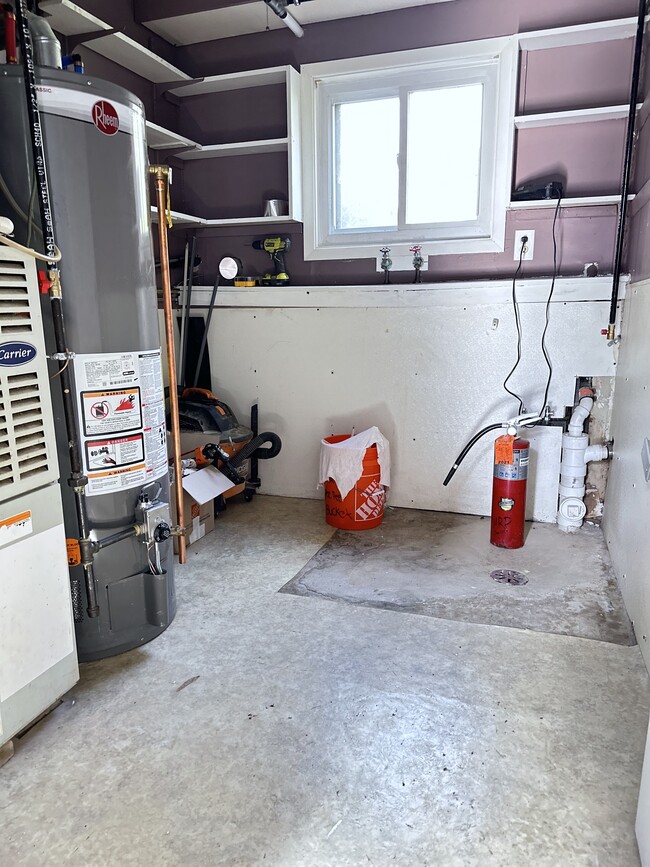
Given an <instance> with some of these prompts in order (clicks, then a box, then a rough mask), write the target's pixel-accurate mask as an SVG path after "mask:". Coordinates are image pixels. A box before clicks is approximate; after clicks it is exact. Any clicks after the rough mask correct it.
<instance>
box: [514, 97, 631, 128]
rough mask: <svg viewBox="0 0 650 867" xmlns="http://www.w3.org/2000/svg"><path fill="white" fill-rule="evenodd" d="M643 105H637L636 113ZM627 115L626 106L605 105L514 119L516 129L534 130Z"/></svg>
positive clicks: (615, 118) (617, 118) (612, 118)
mask: <svg viewBox="0 0 650 867" xmlns="http://www.w3.org/2000/svg"><path fill="white" fill-rule="evenodd" d="M642 105H643V103H639V104H638V105H637V111H639V109H640V108H641V107H642ZM628 113H629V106H627V105H607V106H604V107H602V108H578V109H573V110H571V111H549V112H544V113H543V114H522V115H518V116H517V117H515V127H516V128H517V129H536V128H538V127H543V126H563V125H566V124H571V123H589V122H593V121H599V120H621V119H623V118H626V117H627V116H628Z"/></svg>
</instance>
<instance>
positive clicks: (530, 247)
mask: <svg viewBox="0 0 650 867" xmlns="http://www.w3.org/2000/svg"><path fill="white" fill-rule="evenodd" d="M522 238H528V240H527V241H526V244H525V246H524V255H523V256H522V257H521V258H522V261H524V262H530V261H531V260H532V258H533V255H534V253H535V230H534V229H517V231H516V232H515V252H514V256H513V258H514V260H515V262H518V261H519V256H520V255H521V242H522Z"/></svg>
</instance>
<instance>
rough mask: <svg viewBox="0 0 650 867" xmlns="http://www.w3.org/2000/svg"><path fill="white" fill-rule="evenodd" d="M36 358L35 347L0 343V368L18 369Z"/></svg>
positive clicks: (27, 344) (29, 344)
mask: <svg viewBox="0 0 650 867" xmlns="http://www.w3.org/2000/svg"><path fill="white" fill-rule="evenodd" d="M35 358H36V347H35V346H32V344H31V343H22V342H20V343H18V342H16V343H0V367H18V365H19V364H27V362H29V361H33V360H34V359H35Z"/></svg>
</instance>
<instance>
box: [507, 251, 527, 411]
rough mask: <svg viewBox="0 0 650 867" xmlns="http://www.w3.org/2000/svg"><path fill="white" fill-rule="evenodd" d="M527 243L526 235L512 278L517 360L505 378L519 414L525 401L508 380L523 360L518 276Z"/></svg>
mask: <svg viewBox="0 0 650 867" xmlns="http://www.w3.org/2000/svg"><path fill="white" fill-rule="evenodd" d="M524 239H525V240H524ZM527 243H528V239H527V238H525V236H524V238H522V239H521V250H520V251H519V264H518V265H517V270H516V271H515V273H514V276H513V278H512V307H513V310H514V312H515V323H516V325H517V360H516V361H515V364H514V367H513V368H512V370H511V371H510V373H509V374H508V375H507V376H506V378H505V379H504V380H503V387H504V389H505V390H506V391H507V392H508V394H509V395H511V396H512V397H514V399H515V400H518V401H519V415H521V414H522V412H523V411H524V402H523V400H522V399H521V398H520V397H519V395H518V394H515V392H514V391H511V390H510V389H509V388H508V382H509V381H510V379H511V378H512V375H513V374H514V372H515V370H516V369H517V368H518V367H519V363H520V361H521V318H520V316H519V304H518V303H517V277H518V276H519V273H520V271H521V267H522V263H523V261H524V249H525V247H526V244H527Z"/></svg>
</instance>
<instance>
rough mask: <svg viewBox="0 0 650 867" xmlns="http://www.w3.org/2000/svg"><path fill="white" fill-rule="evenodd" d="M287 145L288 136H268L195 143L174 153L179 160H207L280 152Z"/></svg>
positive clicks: (285, 148)
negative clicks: (246, 139) (250, 139)
mask: <svg viewBox="0 0 650 867" xmlns="http://www.w3.org/2000/svg"><path fill="white" fill-rule="evenodd" d="M288 147H289V139H288V138H270V139H261V140H260V141H248V142H234V143H233V144H217V145H196V146H195V149H194V150H191V151H185V153H180V154H176V156H177V158H178V159H179V160H184V161H186V162H187V161H190V160H207V159H214V158H216V157H240V156H244V155H249V154H272V153H281V152H283V151H285V152H286V150H287V149H288Z"/></svg>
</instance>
